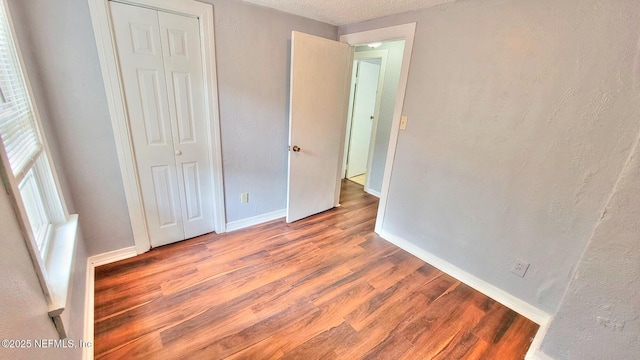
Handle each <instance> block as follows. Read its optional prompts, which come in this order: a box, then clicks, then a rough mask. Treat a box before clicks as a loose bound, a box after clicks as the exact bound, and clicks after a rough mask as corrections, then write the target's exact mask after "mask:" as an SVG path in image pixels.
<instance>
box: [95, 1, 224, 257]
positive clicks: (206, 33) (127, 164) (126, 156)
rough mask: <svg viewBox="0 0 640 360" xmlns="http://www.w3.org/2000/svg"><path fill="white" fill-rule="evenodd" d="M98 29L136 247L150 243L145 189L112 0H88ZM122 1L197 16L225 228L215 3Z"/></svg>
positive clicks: (220, 224) (220, 220)
mask: <svg viewBox="0 0 640 360" xmlns="http://www.w3.org/2000/svg"><path fill="white" fill-rule="evenodd" d="M87 1H88V3H89V12H90V13H91V22H92V24H93V32H94V36H95V39H96V46H97V48H98V57H99V59H100V67H101V70H102V79H103V81H104V87H105V92H106V96H107V103H108V106H109V114H110V117H111V125H112V127H113V134H114V136H115V141H116V150H117V153H118V160H119V164H120V172H121V174H122V182H123V185H124V190H125V196H126V199H127V207H128V209H129V219H130V220H131V227H132V230H133V239H134V243H135V248H136V252H137V253H138V254H141V253H144V252H146V251H148V250H149V249H151V242H150V239H149V232H148V230H147V219H146V217H145V214H144V205H143V202H142V194H141V191H140V186H141V185H140V182H139V180H138V172H137V168H136V165H135V157H134V151H133V142H132V140H131V133H130V129H129V125H128V119H127V109H126V105H125V97H124V88H123V84H122V81H121V79H120V71H119V70H118V69H119V66H118V56H117V52H116V45H115V37H114V35H113V30H112V29H113V27H112V25H111V13H110V11H109V0H87ZM117 2H119V3H123V4H128V5H134V6H139V7H145V8H151V9H154V10H161V11H166V12H170V13H174V14H179V15H185V16H190V17H195V18H198V19H199V20H200V21H199V25H200V43H201V46H202V50H203V54H202V57H203V59H202V60H203V61H202V64H203V74H204V87H205V89H204V94H205V99H204V100H205V104H206V108H205V118H206V119H207V128H208V142H209V158H210V159H211V162H212V163H211V168H212V169H213V175H212V176H213V178H212V179H211V180H212V184H213V194H214V199H213V201H214V224H215V231H216V232H217V233H222V232H225V230H226V229H225V226H226V220H225V207H224V191H223V177H222V146H221V140H220V116H219V106H218V80H217V74H216V62H215V59H216V56H215V44H214V38H215V37H214V22H213V6H212V5H210V4H204V3H201V2H198V1H193V0H183V1H173V0H117Z"/></svg>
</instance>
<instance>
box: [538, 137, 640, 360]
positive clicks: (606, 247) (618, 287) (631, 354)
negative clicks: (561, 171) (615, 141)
mask: <svg viewBox="0 0 640 360" xmlns="http://www.w3.org/2000/svg"><path fill="white" fill-rule="evenodd" d="M542 350H543V352H545V353H546V354H547V355H550V356H553V357H554V358H555V359H558V360H560V359H581V360H590V359H593V360H599V359H637V358H638V354H640V147H636V150H635V152H634V154H633V158H632V159H631V162H630V164H629V165H628V166H627V167H626V168H625V169H624V171H623V172H622V177H621V178H620V182H619V183H618V185H617V187H616V190H615V192H614V194H613V197H612V199H611V201H610V202H609V204H608V205H607V207H606V211H605V212H604V214H603V216H602V219H601V220H600V223H599V224H598V226H597V227H596V230H595V233H594V234H593V237H592V238H591V241H590V242H589V245H588V246H587V250H586V252H585V254H584V256H583V257H582V260H581V261H580V263H579V264H578V268H577V271H576V273H575V275H574V277H573V279H572V280H571V284H570V285H569V288H568V290H567V293H566V295H565V297H564V299H563V301H562V304H561V305H560V308H559V310H558V313H557V315H556V316H555V319H554V321H553V322H552V323H551V326H550V328H549V331H548V332H547V336H546V337H545V339H544V341H543V343H542Z"/></svg>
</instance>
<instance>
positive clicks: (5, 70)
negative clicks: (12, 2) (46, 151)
mask: <svg viewBox="0 0 640 360" xmlns="http://www.w3.org/2000/svg"><path fill="white" fill-rule="evenodd" d="M34 119H35V116H34V112H33V107H32V106H31V101H30V99H29V95H28V92H27V87H26V85H25V81H24V78H23V77H22V71H21V69H20V65H19V62H18V56H17V54H16V50H15V45H14V43H13V38H12V36H11V33H10V28H9V23H8V18H7V14H6V13H5V9H4V6H0V135H1V138H2V142H3V144H4V148H5V151H6V154H7V157H8V158H9V165H10V166H11V171H12V172H13V174H14V176H15V177H16V179H18V181H20V180H21V179H22V178H23V177H24V175H25V174H26V172H27V171H28V170H29V169H30V168H31V166H32V165H33V163H34V162H35V161H36V159H37V158H38V155H40V153H41V152H42V142H41V141H40V137H39V135H38V129H37V128H36V123H35V120H34Z"/></svg>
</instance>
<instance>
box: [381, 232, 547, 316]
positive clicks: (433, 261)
mask: <svg viewBox="0 0 640 360" xmlns="http://www.w3.org/2000/svg"><path fill="white" fill-rule="evenodd" d="M379 235H380V236H381V237H382V238H383V239H385V240H387V241H389V242H390V243H392V244H394V245H396V246H397V247H399V248H401V249H403V250H405V251H407V252H409V253H411V254H413V255H414V256H417V257H418V258H420V259H421V260H423V261H425V262H426V263H428V264H430V265H432V266H434V267H436V268H438V269H439V270H441V271H442V272H444V273H446V274H448V275H450V276H452V277H454V278H456V279H457V280H459V281H461V282H463V283H464V284H466V285H468V286H470V287H472V288H474V289H475V290H477V291H479V292H481V293H483V294H485V295H487V296H488V297H490V298H492V299H494V300H496V301H497V302H499V303H501V304H502V305H504V306H506V307H508V308H510V309H511V310H513V311H515V312H517V313H519V314H520V315H522V316H524V317H526V318H528V319H529V320H531V321H533V322H535V323H536V324H539V325H544V324H548V322H549V320H550V318H551V316H550V315H549V314H547V313H546V312H544V311H542V310H540V309H538V308H537V307H535V306H533V305H531V304H529V303H527V302H526V301H523V300H521V299H519V298H517V297H515V296H513V295H511V294H509V293H508V292H506V291H504V290H502V289H500V288H498V287H496V286H495V285H492V284H490V283H488V282H486V281H484V280H482V279H480V278H478V277H476V276H474V275H472V274H470V273H468V272H466V271H464V270H462V269H460V268H459V267H457V266H455V265H453V264H451V263H449V262H447V261H445V260H443V259H441V258H439V257H437V256H435V255H433V254H431V253H429V252H428V251H426V250H424V249H421V248H419V247H418V246H416V245H414V244H412V243H410V242H409V241H407V240H405V239H402V238H401V237H399V236H396V235H393V234H390V233H388V232H386V231H384V230H383V231H381V232H380V233H379Z"/></svg>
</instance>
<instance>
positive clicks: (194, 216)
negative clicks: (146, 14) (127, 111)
mask: <svg viewBox="0 0 640 360" xmlns="http://www.w3.org/2000/svg"><path fill="white" fill-rule="evenodd" d="M158 20H159V24H160V37H161V40H162V52H163V59H164V71H165V77H166V80H167V94H168V98H169V101H168V105H169V115H170V117H171V124H172V129H171V130H172V131H171V132H172V134H173V144H174V149H175V162H176V168H177V177H178V190H179V193H180V205H181V208H182V225H183V227H184V235H185V238H187V239H188V238H192V237H195V236H198V235H202V234H206V233H209V232H212V231H213V230H214V228H215V225H214V215H213V186H212V184H213V178H212V176H213V172H212V171H213V169H212V167H211V163H212V162H211V158H210V156H211V152H210V149H211V144H210V143H209V137H208V136H206V135H207V133H208V132H209V129H207V125H206V124H207V122H206V119H205V101H204V96H205V95H204V81H203V77H204V75H203V70H202V52H201V49H200V29H199V25H198V19H195V18H190V17H186V16H179V15H175V14H169V13H165V12H158Z"/></svg>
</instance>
